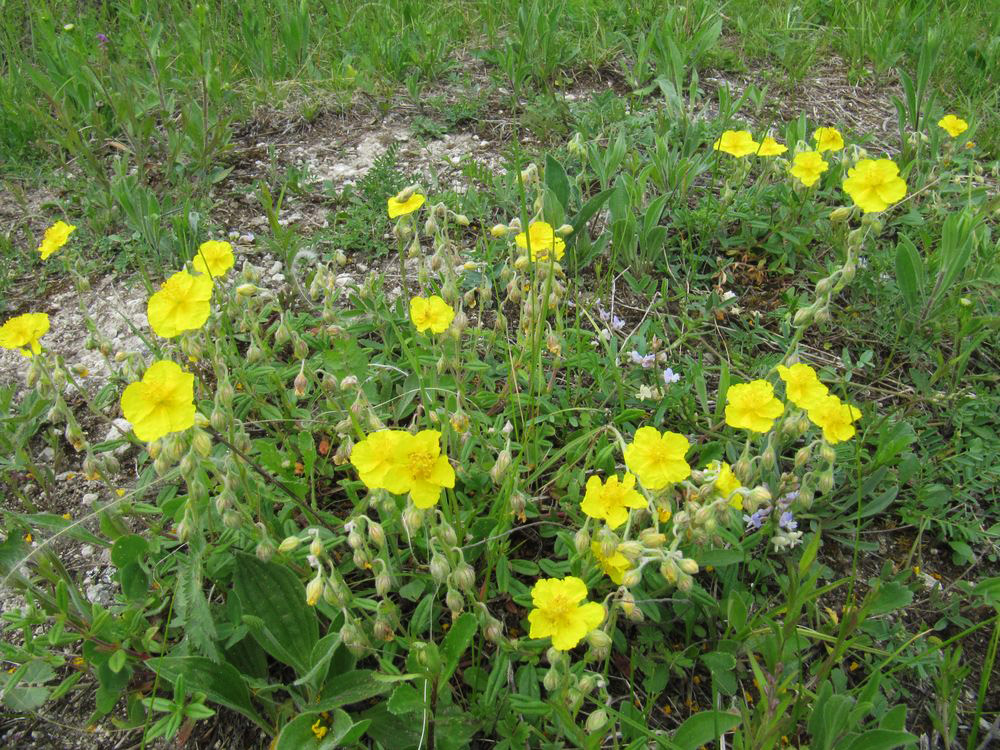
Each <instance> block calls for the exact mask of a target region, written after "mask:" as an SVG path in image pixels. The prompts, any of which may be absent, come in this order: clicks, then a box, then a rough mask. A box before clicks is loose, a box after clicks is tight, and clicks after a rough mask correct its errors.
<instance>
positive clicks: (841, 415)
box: [806, 394, 861, 443]
mask: <svg viewBox="0 0 1000 750" xmlns="http://www.w3.org/2000/svg"><path fill="white" fill-rule="evenodd" d="M806 413H807V414H808V415H809V421H811V422H812V423H813V424H814V425H816V426H817V427H819V428H821V429H822V430H823V438H824V439H825V440H826V442H828V443H840V442H842V441H844V440H850V439H851V438H852V437H854V433H855V429H854V422H856V421H858V419H860V418H861V410H860V409H858V408H857V407H856V406H851V405H850V404H845V403H843V402H841V400H840V399H839V398H837V397H836V396H834V395H832V394H831V395H829V396H827V397H826V398H823V399H821V400H820V401H818V402H817V403H816V404H815V405H814V406H813V407H812V408H811V409H809V411H808V412H806Z"/></svg>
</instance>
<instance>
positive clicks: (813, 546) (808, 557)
mask: <svg viewBox="0 0 1000 750" xmlns="http://www.w3.org/2000/svg"><path fill="white" fill-rule="evenodd" d="M819 542H820V534H819V532H816V533H815V534H813V535H812V538H811V539H810V540H809V544H807V545H806V548H805V551H803V553H802V557H801V559H800V560H799V578H805V576H806V573H807V572H809V568H810V567H812V564H813V562H815V560H816V554H817V553H818V552H819Z"/></svg>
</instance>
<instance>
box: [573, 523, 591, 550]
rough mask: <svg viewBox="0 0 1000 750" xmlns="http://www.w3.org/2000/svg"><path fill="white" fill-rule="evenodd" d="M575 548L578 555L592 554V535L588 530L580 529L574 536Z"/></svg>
mask: <svg viewBox="0 0 1000 750" xmlns="http://www.w3.org/2000/svg"><path fill="white" fill-rule="evenodd" d="M573 548H574V549H575V550H576V553H577V554H578V555H586V554H588V553H589V552H590V533H589V532H588V531H587V530H586V529H580V530H579V531H577V532H576V534H575V535H574V536H573Z"/></svg>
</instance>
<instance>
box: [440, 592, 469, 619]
mask: <svg viewBox="0 0 1000 750" xmlns="http://www.w3.org/2000/svg"><path fill="white" fill-rule="evenodd" d="M444 603H445V604H446V605H447V606H448V609H450V610H451V614H452V617H455V616H457V615H458V614H459V613H460V612H461V611H462V609H463V608H464V607H465V598H464V597H463V596H462V595H461V594H460V593H458V592H457V591H456V590H455V589H453V588H449V589H448V593H447V595H446V596H445V598H444Z"/></svg>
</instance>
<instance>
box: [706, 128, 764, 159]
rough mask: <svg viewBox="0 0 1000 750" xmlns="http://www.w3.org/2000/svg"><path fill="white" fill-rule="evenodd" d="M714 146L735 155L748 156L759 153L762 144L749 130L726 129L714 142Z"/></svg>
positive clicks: (718, 149) (717, 149)
mask: <svg viewBox="0 0 1000 750" xmlns="http://www.w3.org/2000/svg"><path fill="white" fill-rule="evenodd" d="M712 148H714V149H715V150H716V151H723V152H725V153H727V154H731V155H733V156H747V155H748V154H755V153H757V149H759V148H760V144H759V143H757V141H755V140H754V139H753V135H751V134H750V131H749V130H726V131H724V132H723V133H722V137H721V138H719V140H717V141H716V142H715V143H713V144H712Z"/></svg>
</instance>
